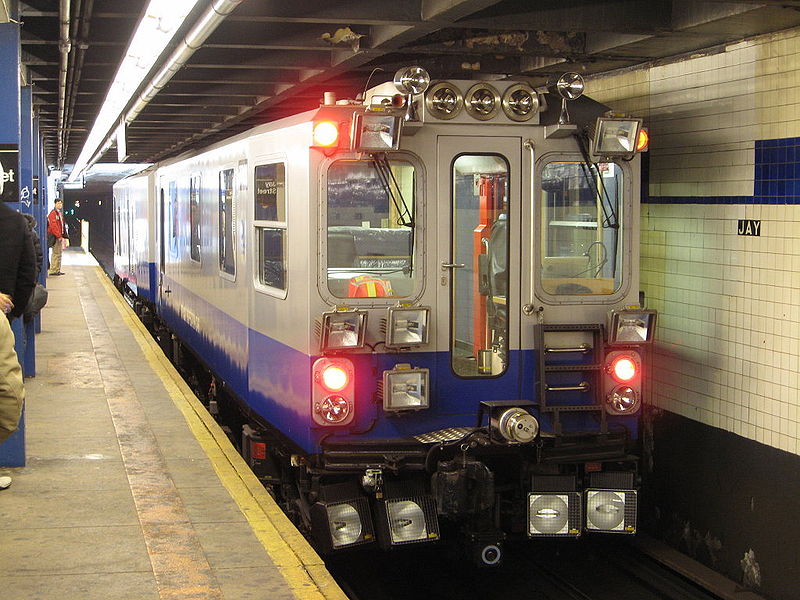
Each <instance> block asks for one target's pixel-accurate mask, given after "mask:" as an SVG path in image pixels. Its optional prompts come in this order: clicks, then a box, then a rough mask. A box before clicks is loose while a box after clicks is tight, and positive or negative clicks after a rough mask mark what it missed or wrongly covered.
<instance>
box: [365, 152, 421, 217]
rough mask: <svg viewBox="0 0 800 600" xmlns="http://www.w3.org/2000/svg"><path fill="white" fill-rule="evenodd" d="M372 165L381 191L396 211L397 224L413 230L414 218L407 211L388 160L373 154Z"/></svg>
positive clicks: (384, 155)
mask: <svg viewBox="0 0 800 600" xmlns="http://www.w3.org/2000/svg"><path fill="white" fill-rule="evenodd" d="M372 164H373V166H374V167H375V172H376V173H377V174H378V176H379V177H380V179H381V183H382V184H383V189H384V190H386V194H387V195H388V196H389V199H390V200H391V201H392V204H394V208H395V210H396V211H397V224H398V225H400V226H402V227H411V228H412V229H413V227H414V216H413V215H412V214H411V211H410V210H409V209H408V204H406V200H405V198H403V192H402V191H401V190H400V185H399V184H398V183H397V179H395V177H394V173H392V167H391V166H390V165H389V159H388V158H387V156H386V154H373V156H372Z"/></svg>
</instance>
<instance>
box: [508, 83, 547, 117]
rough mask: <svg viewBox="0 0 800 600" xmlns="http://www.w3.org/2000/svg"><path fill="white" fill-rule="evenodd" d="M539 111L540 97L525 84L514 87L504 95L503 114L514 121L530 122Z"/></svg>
mask: <svg viewBox="0 0 800 600" xmlns="http://www.w3.org/2000/svg"><path fill="white" fill-rule="evenodd" d="M538 109H539V95H538V94H537V93H536V92H535V91H534V90H533V88H532V87H530V86H529V85H527V84H525V83H518V84H516V85H512V86H511V87H509V88H508V89H507V90H506V91H505V92H504V93H503V112H504V113H505V114H506V116H507V117H508V118H509V119H511V120H512V121H520V122H522V121H528V120H530V119H531V117H533V116H534V115H535V114H536V112H537V110H538Z"/></svg>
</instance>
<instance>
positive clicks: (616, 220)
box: [539, 161, 624, 296]
mask: <svg viewBox="0 0 800 600" xmlns="http://www.w3.org/2000/svg"><path fill="white" fill-rule="evenodd" d="M623 183H624V181H623V171H622V168H621V167H620V166H619V165H617V164H615V163H600V164H598V165H588V164H586V163H584V162H581V161H574V162H573V161H552V162H549V163H547V164H546V165H545V166H544V168H543V169H542V174H541V190H540V206H541V216H542V218H541V246H540V257H541V262H540V270H539V273H540V277H541V286H542V289H543V290H544V291H545V292H546V293H548V294H553V295H555V296H576V295H580V296H588V295H595V296H600V295H610V294H614V293H615V292H616V291H617V290H619V289H620V287H621V286H622V273H623V268H622V267H623V265H622V256H623V252H622V243H623V231H622V223H623V219H622V208H623V202H622V199H623V190H624V186H623Z"/></svg>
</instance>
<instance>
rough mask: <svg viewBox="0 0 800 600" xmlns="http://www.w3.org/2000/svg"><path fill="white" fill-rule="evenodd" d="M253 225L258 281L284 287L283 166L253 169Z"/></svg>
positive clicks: (284, 213) (266, 165)
mask: <svg viewBox="0 0 800 600" xmlns="http://www.w3.org/2000/svg"><path fill="white" fill-rule="evenodd" d="M253 225H254V227H255V233H256V241H257V243H258V260H257V269H258V273H257V281H258V283H259V284H261V285H263V286H267V287H269V288H275V289H278V290H285V289H286V165H284V164H283V163H273V164H265V165H258V166H256V168H255V206H254V211H253Z"/></svg>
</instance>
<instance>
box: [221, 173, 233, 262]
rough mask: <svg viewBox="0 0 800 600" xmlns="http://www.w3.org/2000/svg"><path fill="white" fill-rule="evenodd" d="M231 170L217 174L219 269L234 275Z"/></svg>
mask: <svg viewBox="0 0 800 600" xmlns="http://www.w3.org/2000/svg"><path fill="white" fill-rule="evenodd" d="M234 218H235V215H234V208H233V169H226V170H225V171H220V174H219V269H220V271H222V272H223V273H227V274H228V275H235V274H236V252H235V245H234V235H233V220H234Z"/></svg>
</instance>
